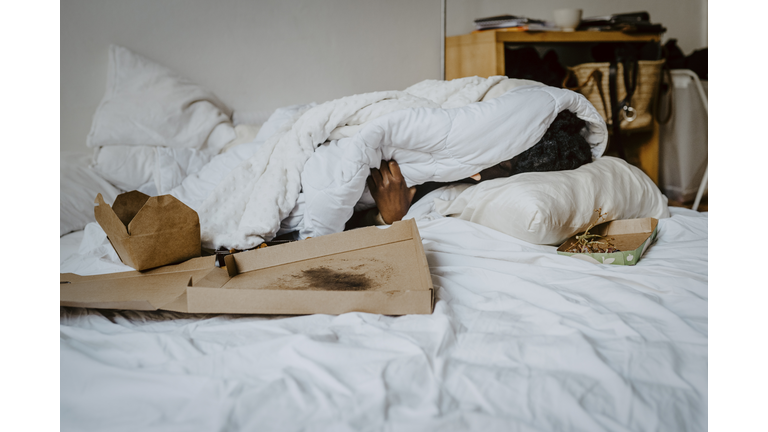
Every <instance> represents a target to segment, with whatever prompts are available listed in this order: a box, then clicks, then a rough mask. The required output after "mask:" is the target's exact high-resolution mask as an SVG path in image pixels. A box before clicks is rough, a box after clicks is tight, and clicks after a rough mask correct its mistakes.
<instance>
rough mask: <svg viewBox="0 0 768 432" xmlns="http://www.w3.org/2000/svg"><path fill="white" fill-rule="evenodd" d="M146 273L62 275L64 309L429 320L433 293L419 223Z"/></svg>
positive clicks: (359, 231) (370, 229)
mask: <svg viewBox="0 0 768 432" xmlns="http://www.w3.org/2000/svg"><path fill="white" fill-rule="evenodd" d="M225 262H226V266H225V267H224V268H218V267H216V266H215V265H214V263H215V258H214V257H201V258H195V259H192V260H189V261H186V262H184V263H181V264H177V265H171V266H164V267H160V268H157V269H154V270H150V271H146V272H124V273H115V274H108V275H98V276H78V275H73V274H71V273H65V274H62V275H61V285H60V287H61V290H60V304H61V305H62V306H75V307H91V308H104V309H134V310H157V309H162V310H171V311H177V312H190V313H193V312H194V313H236V314H288V315H301V314H313V313H324V314H342V313H346V312H354V311H357V312H370V313H381V314H386V315H405V314H430V313H432V308H433V303H434V290H433V288H432V278H431V276H430V274H429V266H428V264H427V259H426V256H425V254H424V249H423V247H422V244H421V237H420V236H419V231H418V229H417V227H416V223H415V222H414V221H413V220H408V221H402V222H396V223H395V224H393V225H392V226H390V227H388V228H385V229H382V228H377V227H368V228H360V229H356V230H352V231H347V232H343V233H338V234H331V235H326V236H322V237H317V238H312V239H307V240H301V241H297V242H292V243H287V244H282V245H278V246H269V247H266V248H262V249H255V250H251V251H247V252H240V253H236V254H232V255H228V256H226V258H225Z"/></svg>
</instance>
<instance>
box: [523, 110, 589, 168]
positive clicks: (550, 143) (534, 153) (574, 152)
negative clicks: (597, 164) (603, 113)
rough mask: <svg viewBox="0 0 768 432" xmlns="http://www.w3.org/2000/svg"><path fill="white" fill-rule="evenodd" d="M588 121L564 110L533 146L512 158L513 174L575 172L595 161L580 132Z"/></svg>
mask: <svg viewBox="0 0 768 432" xmlns="http://www.w3.org/2000/svg"><path fill="white" fill-rule="evenodd" d="M586 125H587V122H585V121H584V120H582V119H580V118H578V117H576V114H574V113H572V112H571V111H568V110H564V111H561V112H560V113H559V114H557V117H555V120H554V121H553V122H552V124H551V125H550V126H549V129H547V131H546V132H545V133H544V137H542V138H541V140H540V141H539V142H538V143H536V144H535V145H534V146H533V147H531V148H529V149H528V150H526V151H524V152H522V153H520V154H519V155H517V156H515V157H514V158H512V159H511V162H512V175H515V174H520V173H524V172H542V171H562V170H572V169H576V168H578V167H580V166H582V165H584V164H587V163H589V162H592V150H591V148H590V145H589V143H587V140H586V139H584V137H583V136H581V134H580V133H579V132H580V131H581V130H582V129H583V128H584V127H585V126H586Z"/></svg>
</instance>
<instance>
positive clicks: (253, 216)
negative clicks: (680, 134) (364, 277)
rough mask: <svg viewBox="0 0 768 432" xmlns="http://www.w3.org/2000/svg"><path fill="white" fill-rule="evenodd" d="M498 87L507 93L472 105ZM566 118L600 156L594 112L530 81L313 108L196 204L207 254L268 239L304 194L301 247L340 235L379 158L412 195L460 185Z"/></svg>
mask: <svg viewBox="0 0 768 432" xmlns="http://www.w3.org/2000/svg"><path fill="white" fill-rule="evenodd" d="M498 87H503V88H504V90H505V91H506V90H508V91H506V93H504V94H503V95H502V96H499V97H496V98H494V99H492V100H488V101H484V102H478V101H481V100H482V99H483V98H484V97H486V96H487V94H488V93H491V92H493V91H494V88H498ZM496 93H500V91H499V90H496ZM475 102H477V103H475ZM564 109H569V110H571V111H573V112H575V113H576V114H577V115H578V116H579V117H580V118H582V119H584V120H586V121H587V123H588V125H589V127H588V128H586V129H585V131H584V134H585V137H586V139H587V141H588V142H589V143H590V144H591V145H592V147H593V154H594V156H595V157H599V156H600V155H601V154H602V152H603V150H604V148H605V145H606V143H607V129H606V127H605V123H604V122H603V120H602V118H601V117H600V115H599V114H598V113H597V111H595V109H594V107H593V106H592V105H591V104H590V103H589V102H588V101H587V100H586V99H585V98H584V97H583V96H581V95H580V94H578V93H575V92H571V91H568V90H563V89H557V88H552V87H546V86H543V85H541V84H538V83H534V82H531V81H525V80H510V79H507V78H505V77H491V78H478V77H471V78H462V79H458V80H453V81H436V80H427V81H424V82H422V83H419V84H416V85H414V86H412V87H409V88H408V89H406V90H404V91H386V92H374V93H366V94H360V95H353V96H349V97H345V98H341V99H337V100H334V101H330V102H326V103H323V104H321V105H317V106H314V107H311V108H309V109H308V110H306V111H305V112H299V113H297V116H296V117H295V119H293V121H291V122H289V123H288V124H287V125H286V126H285V128H284V129H283V130H281V131H279V132H278V133H276V134H275V135H273V136H272V137H271V138H269V139H268V140H267V141H266V143H265V144H264V145H263V146H261V147H260V148H259V149H258V150H257V151H256V152H255V154H254V155H253V156H252V157H251V158H250V159H248V160H247V161H246V162H244V163H242V164H241V165H239V166H238V167H237V168H236V169H234V170H233V171H232V172H231V173H230V174H229V175H228V176H227V177H226V178H225V179H224V180H223V181H221V182H220V183H219V184H218V185H217V186H216V188H215V190H214V192H213V193H211V194H210V195H209V196H208V197H207V199H206V200H205V201H204V202H203V203H202V204H201V205H200V207H199V208H198V209H197V211H198V214H199V215H200V224H201V230H202V240H203V245H204V246H206V247H209V248H216V247H219V246H226V247H230V248H238V249H247V248H251V247H254V246H256V245H258V244H260V243H262V242H263V241H264V240H265V239H269V238H271V237H273V236H274V235H275V234H276V233H277V232H278V230H279V229H280V223H281V221H283V220H284V219H285V218H286V217H288V216H289V215H290V213H291V211H292V210H293V209H294V208H295V206H296V203H297V201H298V199H299V194H300V192H301V191H302V189H303V191H304V194H305V199H306V205H305V208H304V218H303V226H302V227H301V238H306V237H311V236H319V235H324V234H330V233H334V232H340V231H342V230H343V227H344V222H345V221H346V220H347V219H348V218H349V216H351V214H352V211H353V208H354V206H355V204H356V203H357V202H358V201H360V200H361V198H362V197H363V192H364V189H365V178H366V177H367V176H368V174H369V172H370V168H373V167H378V166H379V163H380V161H381V160H382V159H387V160H389V159H395V160H397V161H398V163H399V164H400V166H401V170H402V172H403V176H404V177H405V179H406V182H407V183H408V185H409V186H410V185H414V184H421V183H424V182H426V181H452V180H459V179H461V178H465V177H468V176H470V175H472V174H475V173H476V172H478V171H480V170H482V169H484V168H488V167H490V166H493V165H495V164H497V163H499V162H501V161H503V160H506V159H510V158H512V157H513V156H515V155H517V154H519V153H522V152H523V151H525V150H527V149H528V148H530V147H531V146H533V145H534V144H535V143H536V142H537V141H538V140H539V139H541V137H542V136H543V135H544V132H545V131H546V129H547V127H548V126H549V124H550V123H551V122H552V121H553V120H554V118H555V116H556V115H557V113H558V112H560V111H562V110H564ZM326 142H327V144H325V145H323V146H321V148H320V149H317V147H318V146H319V145H321V144H323V143H326ZM316 149H317V151H315V150H316Z"/></svg>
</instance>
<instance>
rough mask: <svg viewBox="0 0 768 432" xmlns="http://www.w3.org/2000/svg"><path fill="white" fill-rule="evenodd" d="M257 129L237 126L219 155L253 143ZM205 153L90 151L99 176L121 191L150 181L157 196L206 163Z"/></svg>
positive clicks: (134, 149)
mask: <svg viewBox="0 0 768 432" xmlns="http://www.w3.org/2000/svg"><path fill="white" fill-rule="evenodd" d="M258 130H259V128H258V126H250V125H238V126H236V127H235V132H236V135H237V137H236V138H235V139H234V140H232V141H230V142H229V143H228V144H227V145H225V146H224V149H222V152H224V151H226V150H227V149H228V148H231V147H234V146H236V145H238V144H242V143H244V142H251V141H253V139H254V137H255V136H256V133H257V132H258ZM212 157H213V155H212V154H211V153H209V152H205V151H200V150H195V149H187V148H181V149H176V148H169V147H153V146H107V147H99V148H97V149H96V150H95V151H94V155H93V164H92V165H91V166H92V167H93V169H94V171H96V172H97V173H98V174H99V175H101V176H102V177H104V179H106V180H107V181H109V182H110V183H112V184H113V185H115V186H117V187H118V188H119V189H122V190H125V191H131V190H137V189H139V188H140V187H142V186H143V185H146V184H147V183H148V182H154V184H155V188H156V191H157V193H156V194H160V195H163V194H166V193H168V192H169V191H170V190H171V189H173V188H175V187H176V186H178V185H180V184H181V182H182V181H183V180H184V179H185V178H186V177H187V176H189V175H191V174H194V173H196V172H198V171H200V169H201V168H202V167H203V165H205V164H206V163H208V162H209V161H210V160H211V158H212Z"/></svg>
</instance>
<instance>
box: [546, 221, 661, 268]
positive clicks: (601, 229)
mask: <svg viewBox="0 0 768 432" xmlns="http://www.w3.org/2000/svg"><path fill="white" fill-rule="evenodd" d="M658 225H659V220H658V219H655V218H642V219H624V220H614V221H610V222H604V223H602V224H600V225H597V226H595V227H594V228H593V229H591V230H589V233H590V234H600V235H602V236H607V237H610V238H611V243H613V244H614V245H615V246H616V248H617V249H618V250H619V251H618V252H612V253H590V254H588V253H571V252H565V251H566V250H568V249H570V247H571V246H572V245H573V244H574V243H575V242H576V236H573V237H571V238H569V239H568V240H566V241H565V242H564V243H563V244H562V245H560V247H559V248H557V253H558V254H560V255H567V256H572V257H574V258H579V259H582V260H585V261H589V262H593V263H597V264H613V265H635V264H637V262H638V261H640V258H641V257H642V256H643V254H644V253H645V251H646V249H648V246H650V245H651V243H653V242H654V241H655V240H656V235H657V234H658ZM580 234H583V233H580Z"/></svg>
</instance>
